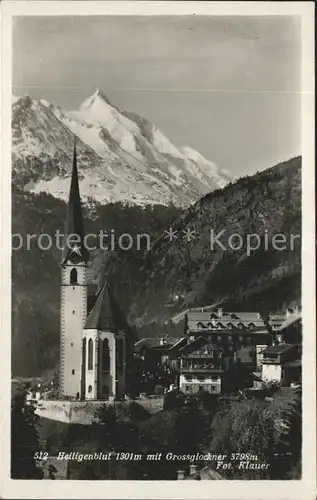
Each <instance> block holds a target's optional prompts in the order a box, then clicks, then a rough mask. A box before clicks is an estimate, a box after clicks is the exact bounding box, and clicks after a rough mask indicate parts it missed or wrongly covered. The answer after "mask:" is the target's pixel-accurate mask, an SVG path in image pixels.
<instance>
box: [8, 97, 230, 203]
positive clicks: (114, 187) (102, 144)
mask: <svg viewBox="0 0 317 500" xmlns="http://www.w3.org/2000/svg"><path fill="white" fill-rule="evenodd" d="M74 136H77V138H78V141H77V144H78V163H79V170H80V172H81V176H82V179H81V180H82V183H81V193H82V196H83V198H84V199H85V198H88V197H94V198H95V199H96V200H97V201H99V202H102V203H107V202H115V201H126V202H129V203H137V204H140V205H146V204H149V203H150V204H164V205H168V204H170V203H173V204H175V205H178V206H188V205H190V204H191V203H192V202H194V201H195V200H197V199H199V198H200V196H201V195H203V194H206V193H207V192H209V191H211V190H213V189H217V188H219V187H223V186H224V185H225V184H226V183H228V182H230V181H231V180H232V175H231V174H230V173H229V172H227V171H226V170H224V169H220V168H218V167H216V165H214V164H213V163H212V162H210V161H209V160H207V159H205V158H204V157H203V156H202V155H201V154H200V153H198V152H195V150H193V149H192V148H189V147H185V148H183V150H182V148H177V147H175V146H174V145H173V144H172V143H171V142H170V141H169V140H168V139H167V138H166V137H165V136H164V134H163V133H162V132H161V131H160V130H159V129H158V128H157V127H156V126H155V125H153V124H152V123H151V122H149V121H148V120H147V119H145V118H143V117H140V116H138V115H136V114H135V113H131V112H125V111H123V112H121V111H120V110H119V108H117V107H116V106H114V105H113V104H111V103H110V101H109V99H108V98H107V96H106V95H105V94H104V93H103V92H102V91H100V90H97V91H96V92H95V93H94V94H93V95H92V96H90V97H89V98H87V99H86V100H85V101H84V102H83V103H82V105H81V106H80V107H79V109H77V110H74V111H66V110H63V109H62V108H61V107H60V106H55V105H52V104H50V103H49V102H47V101H45V100H43V99H40V100H36V99H34V98H32V97H31V96H29V95H26V96H23V97H20V98H18V97H14V99H13V104H12V164H13V174H12V177H13V182H14V183H16V184H17V185H18V186H19V187H22V188H24V189H27V190H30V191H32V192H41V191H44V192H48V193H50V194H53V195H54V196H56V197H58V198H61V199H67V196H68V190H67V182H68V180H69V176H70V169H71V160H72V158H71V157H72V150H73V142H74ZM186 148H187V149H186ZM189 152H190V153H189ZM65 180H66V181H67V182H66V183H65Z"/></svg>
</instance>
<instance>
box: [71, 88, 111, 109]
mask: <svg viewBox="0 0 317 500" xmlns="http://www.w3.org/2000/svg"><path fill="white" fill-rule="evenodd" d="M104 103H106V104H108V105H109V106H112V104H111V103H110V101H109V99H108V97H107V96H106V94H105V93H104V92H103V91H102V90H100V89H97V90H96V91H95V92H94V93H93V94H92V95H91V96H90V97H87V99H85V100H84V101H83V102H82V104H81V105H80V107H79V109H80V110H84V109H87V108H91V107H92V106H94V107H96V106H103V105H104ZM112 107H114V106H112Z"/></svg>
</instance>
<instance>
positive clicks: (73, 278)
mask: <svg viewBox="0 0 317 500" xmlns="http://www.w3.org/2000/svg"><path fill="white" fill-rule="evenodd" d="M75 283H77V269H75V268H73V269H72V270H71V272H70V284H71V285H74V284H75Z"/></svg>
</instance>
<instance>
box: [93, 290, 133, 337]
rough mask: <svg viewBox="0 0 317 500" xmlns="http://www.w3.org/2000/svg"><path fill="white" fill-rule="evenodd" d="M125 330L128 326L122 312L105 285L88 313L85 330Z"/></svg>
mask: <svg viewBox="0 0 317 500" xmlns="http://www.w3.org/2000/svg"><path fill="white" fill-rule="evenodd" d="M92 329H93V330H101V331H105V330H106V331H113V332H116V331H118V330H126V329H128V325H127V322H126V319H125V316H124V314H123V312H122V311H121V310H120V308H119V306H118V304H117V302H116V301H115V299H114V297H113V295H112V293H111V290H110V288H109V286H108V285H107V283H104V285H103V287H102V288H101V289H100V291H99V293H98V296H97V299H96V302H95V304H94V306H93V308H92V310H91V311H90V313H89V315H88V318H87V320H86V324H85V330H92Z"/></svg>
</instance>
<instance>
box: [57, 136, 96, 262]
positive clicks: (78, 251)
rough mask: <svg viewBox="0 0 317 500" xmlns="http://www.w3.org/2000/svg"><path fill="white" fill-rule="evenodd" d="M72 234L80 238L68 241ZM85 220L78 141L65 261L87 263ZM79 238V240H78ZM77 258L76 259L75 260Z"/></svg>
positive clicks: (67, 225) (67, 223)
mask: <svg viewBox="0 0 317 500" xmlns="http://www.w3.org/2000/svg"><path fill="white" fill-rule="evenodd" d="M71 234H74V235H77V236H78V238H73V240H75V239H76V240H77V241H76V242H75V241H72V240H71V239H70V240H69V242H67V237H68V236H69V235H71ZM84 236H85V232H84V222H83V214H82V209H81V202H80V194H79V184H78V169H77V154H76V143H75V145H74V156H73V170H72V178H71V184H70V192H69V201H68V217H67V222H66V228H65V239H64V249H63V259H62V261H63V263H65V262H66V261H67V260H68V259H70V260H71V261H72V262H74V263H76V262H81V261H84V262H86V263H87V261H88V258H89V255H88V251H87V248H86V247H85V245H84ZM78 240H79V241H78ZM74 259H75V260H74Z"/></svg>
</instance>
